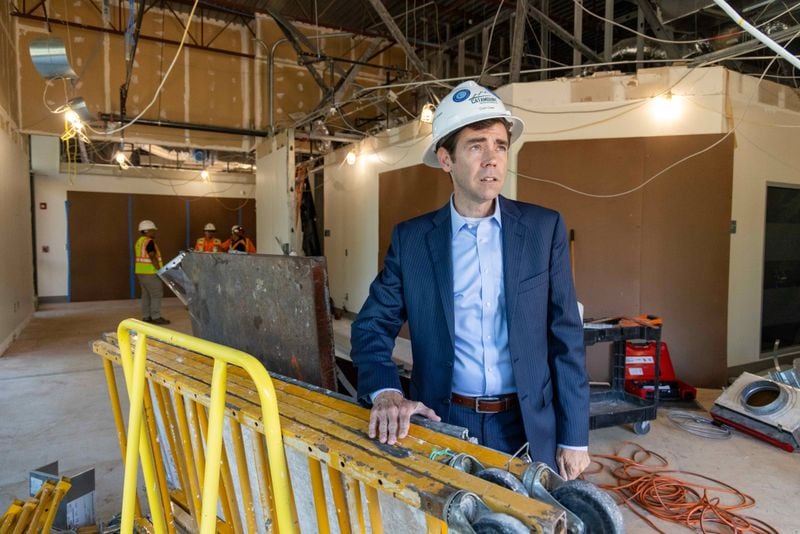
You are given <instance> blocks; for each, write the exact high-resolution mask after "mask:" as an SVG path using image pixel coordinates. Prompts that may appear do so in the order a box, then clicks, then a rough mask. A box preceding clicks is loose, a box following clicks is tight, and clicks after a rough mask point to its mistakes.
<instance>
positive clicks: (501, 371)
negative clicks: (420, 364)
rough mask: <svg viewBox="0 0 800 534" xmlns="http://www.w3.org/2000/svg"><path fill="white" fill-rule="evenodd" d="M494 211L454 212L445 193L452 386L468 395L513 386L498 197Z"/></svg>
mask: <svg viewBox="0 0 800 534" xmlns="http://www.w3.org/2000/svg"><path fill="white" fill-rule="evenodd" d="M494 206H495V208H494V213H493V214H492V215H490V216H488V217H483V218H471V217H464V216H462V215H461V214H459V213H458V212H457V211H456V209H455V205H454V204H453V198H452V196H451V197H450V221H451V224H452V239H453V241H452V246H453V256H452V257H453V310H454V312H455V313H454V315H455V322H454V327H455V328H454V330H455V362H454V367H453V392H454V393H458V394H460V395H466V396H469V397H480V396H485V395H489V396H490V395H504V394H508V393H514V392H516V386H515V385H514V370H513V368H512V366H511V353H510V352H509V348H508V322H507V319H506V298H505V289H504V284H503V241H502V240H503V236H502V219H501V217H500V203H499V202H497V201H495V203H494Z"/></svg>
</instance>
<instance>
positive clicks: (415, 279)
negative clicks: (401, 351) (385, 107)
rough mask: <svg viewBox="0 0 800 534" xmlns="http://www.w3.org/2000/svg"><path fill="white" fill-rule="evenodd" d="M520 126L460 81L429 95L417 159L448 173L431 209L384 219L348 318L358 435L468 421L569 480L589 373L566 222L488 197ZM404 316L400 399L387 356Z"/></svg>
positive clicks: (488, 440)
mask: <svg viewBox="0 0 800 534" xmlns="http://www.w3.org/2000/svg"><path fill="white" fill-rule="evenodd" d="M522 128H523V123H522V121H521V120H520V119H518V118H516V117H513V116H511V113H510V112H509V111H508V110H506V108H505V106H504V105H503V103H502V102H501V101H500V99H499V98H498V97H497V96H496V95H495V94H494V93H492V92H491V91H489V90H487V89H485V88H484V87H481V86H479V85H477V84H476V83H474V82H464V83H462V84H460V85H459V86H458V87H456V88H455V89H454V90H453V91H452V92H451V93H450V94H449V95H447V97H445V99H444V100H442V101H441V103H440V104H439V107H438V109H437V111H436V115H435V116H434V122H433V136H432V137H433V138H432V141H431V143H430V146H429V147H428V149H427V150H426V152H425V154H424V156H423V162H424V163H425V164H427V165H429V166H432V167H440V168H442V169H443V170H444V171H445V172H447V173H448V174H450V176H451V178H452V180H453V195H452V196H451V198H450V202H449V203H448V204H447V205H445V206H444V207H442V208H441V209H439V210H437V211H435V212H432V213H428V214H426V215H422V216H420V217H416V218H414V219H411V220H409V221H405V222H403V223H400V224H399V225H397V226H396V227H395V228H394V231H393V233H392V239H391V244H390V246H389V250H388V252H387V254H386V257H385V259H384V265H383V270H382V271H381V273H380V274H378V276H377V277H376V279H375V281H374V282H373V283H372V285H371V286H370V292H369V297H368V298H367V300H366V302H365V303H364V306H363V308H362V309H361V312H360V313H359V315H358V317H357V318H356V320H355V321H354V322H353V326H352V336H351V343H352V351H351V357H352V359H353V362H354V363H355V365H356V366H357V368H358V394H359V399H360V400H362V401H363V402H365V403H367V404H371V406H372V408H371V412H370V422H369V435H370V437H373V438H374V437H377V438H378V439H379V440H380V441H381V442H382V443H389V444H390V445H391V444H394V443H396V442H397V440H398V439H402V438H404V437H405V436H407V434H408V429H409V424H410V418H411V416H412V415H414V414H420V415H423V416H425V417H428V418H431V419H433V420H440V419H441V420H444V421H446V422H448V423H452V424H455V425H459V426H464V427H466V428H468V429H469V431H470V434H471V435H473V436H475V437H477V438H478V440H479V442H480V443H481V444H483V445H486V446H488V447H492V448H495V449H498V450H502V451H505V452H507V453H509V454H513V453H515V452H517V451H518V450H519V449H520V447H521V446H522V445H524V444H525V443H526V442H528V443H529V448H530V449H529V452H530V455H531V457H532V458H533V460H535V461H543V462H546V463H547V464H549V465H550V466H551V467H552V468H554V469H556V470H558V471H560V472H561V474H562V476H564V477H565V478H568V479H573V478H575V477H577V476H578V475H579V474H580V473H581V472H582V471H583V470H584V469H585V468H586V467H587V466H588V464H589V454H588V450H587V449H588V439H589V436H588V434H589V382H588V376H587V374H586V368H585V352H584V348H583V328H582V323H581V319H580V317H579V314H578V307H577V300H576V298H575V289H574V287H573V282H572V273H571V268H570V261H569V248H568V245H567V238H566V230H565V226H564V222H563V220H562V219H561V216H560V215H559V214H558V213H557V212H555V211H552V210H549V209H546V208H542V207H539V206H535V205H532V204H525V203H522V202H515V201H512V200H509V199H506V198H504V197H502V196H500V190H501V189H502V187H503V182H504V180H505V177H506V171H507V165H508V149H509V145H510V144H511V143H513V142H514V141H515V140H516V139H517V138H518V137H519V135H520V134H521V133H522ZM405 321H408V325H409V330H410V333H411V346H412V353H413V370H412V373H411V384H410V392H409V398H406V397H405V396H404V394H403V393H402V390H401V387H400V381H399V377H398V374H397V370H396V367H395V365H394V364H393V363H392V361H391V354H392V349H393V347H394V340H395V337H396V336H397V333H398V332H399V330H400V328H401V326H402V325H403V323H404V322H405Z"/></svg>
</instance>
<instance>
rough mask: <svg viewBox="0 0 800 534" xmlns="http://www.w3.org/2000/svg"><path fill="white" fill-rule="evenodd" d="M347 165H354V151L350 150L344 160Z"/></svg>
mask: <svg viewBox="0 0 800 534" xmlns="http://www.w3.org/2000/svg"><path fill="white" fill-rule="evenodd" d="M344 160H345V161H346V162H347V164H348V165H354V164H355V162H356V151H355V150H351V151H350V152H348V153H347V157H346V158H345V159H344Z"/></svg>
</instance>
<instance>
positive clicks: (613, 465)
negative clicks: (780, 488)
mask: <svg viewBox="0 0 800 534" xmlns="http://www.w3.org/2000/svg"><path fill="white" fill-rule="evenodd" d="M624 451H628V452H627V454H623V452H624ZM592 466H594V467H592ZM602 474H609V475H611V476H612V477H614V479H616V481H617V484H598V486H599V487H601V488H603V489H605V490H608V491H610V492H612V494H614V495H615V496H617V497H618V498H619V499H620V500H621V502H620V504H625V505H626V506H628V508H630V510H631V511H632V512H633V513H635V514H636V515H637V516H639V517H640V518H642V520H643V521H645V522H646V523H647V524H648V525H650V526H651V527H652V528H653V529H654V530H655V531H657V532H662V533H663V532H664V531H663V530H661V529H659V528H658V527H657V526H656V525H654V524H653V523H652V522H651V521H650V520H649V519H647V517H645V515H644V513H643V512H642V510H643V511H644V512H646V513H648V514H650V515H653V516H655V517H657V518H659V519H663V520H664V521H670V522H672V523H678V524H680V525H683V526H685V527H689V528H691V529H694V530H696V531H699V532H733V533H736V534H739V533H751V532H752V533H754V534H778V531H777V530H776V529H775V528H773V527H771V526H770V525H768V524H767V523H765V522H764V521H761V520H759V519H756V518H753V517H749V516H745V515H739V514H737V513H736V511H737V510H742V509H744V508H749V507H751V506H753V505H754V504H755V499H753V498H752V497H750V496H749V495H746V494H744V493H742V492H741V491H739V490H737V489H736V488H734V487H732V486H730V485H728V484H725V483H724V482H721V481H719V480H716V479H714V478H710V477H707V476H705V475H700V474H698V473H692V472H689V471H680V470H674V469H669V463H668V462H667V461H666V459H664V457H663V456H661V455H659V454H656V453H655V452H653V451H649V450H647V449H645V448H643V447H641V446H640V445H638V444H636V443H632V442H629V441H626V442H624V443H623V445H622V448H621V449H620V450H619V451H618V452H617V454H615V455H605V454H593V455H592V465H590V467H589V469H587V470H586V471H585V472H584V473H583V476H584V477H591V476H592V475H602ZM676 475H688V476H689V477H690V478H692V477H693V478H695V479H702V480H704V481H710V482H713V483H714V484H715V485H705V484H701V483H698V482H687V481H686V480H681V479H680V478H676ZM725 496H729V498H728V499H726V500H728V501H736V502H734V503H733V504H723V503H722V498H723V497H725ZM634 505H635V506H634ZM637 508H638V509H637ZM714 526H716V527H717V528H719V527H725V528H723V529H722V530H709V528H712V527H714Z"/></svg>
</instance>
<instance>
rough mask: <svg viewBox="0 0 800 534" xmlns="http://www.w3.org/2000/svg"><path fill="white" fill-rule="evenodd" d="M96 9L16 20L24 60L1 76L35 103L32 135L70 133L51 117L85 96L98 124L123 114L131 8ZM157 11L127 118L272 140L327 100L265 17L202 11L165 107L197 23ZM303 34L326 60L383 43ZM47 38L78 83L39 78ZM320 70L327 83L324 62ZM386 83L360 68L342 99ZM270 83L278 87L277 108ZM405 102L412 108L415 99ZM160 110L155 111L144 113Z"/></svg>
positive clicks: (203, 141) (157, 140)
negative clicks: (274, 131)
mask: <svg viewBox="0 0 800 534" xmlns="http://www.w3.org/2000/svg"><path fill="white" fill-rule="evenodd" d="M95 4H96V3H93V2H55V3H52V2H47V3H42V4H41V5H34V6H32V5H28V7H27V11H29V12H30V13H28V14H20V15H19V16H18V17H15V18H16V19H17V21H18V24H17V25H16V28H15V32H14V33H9V34H7V35H13V36H14V38H15V40H16V42H15V44H16V43H18V45H19V51H20V52H19V53H18V54H17V53H16V52H15V53H14V54H12V55H11V56H10V57H11V61H9V62H3V67H0V68H4V67H5V66H6V65H9V66H11V65H13V66H14V68H15V72H19V77H18V78H19V82H17V79H18V78H17V76H14V77H13V78H12V79H11V83H10V84H9V86H10V87H11V88H13V92H14V93H19V94H25V95H36V97H35V98H26V99H23V100H22V102H21V103H19V110H20V117H21V120H20V123H21V125H22V126H21V128H22V130H23V131H25V132H26V133H37V134H50V135H54V134H58V133H60V132H62V131H63V129H64V124H63V118H62V116H61V114H60V113H51V111H52V110H56V109H57V108H59V107H61V106H63V105H64V104H66V103H67V101H68V100H69V99H70V98H73V97H77V96H80V97H83V98H84V100H85V101H86V105H87V108H88V109H89V110H90V111H91V112H92V113H93V114H95V115H99V114H101V113H109V114H119V113H120V93H119V90H120V86H121V85H123V83H124V82H125V79H126V67H127V66H126V61H125V49H124V46H125V45H124V39H123V36H122V35H121V34H120V33H121V32H120V31H119V30H120V29H121V28H124V26H125V23H126V21H127V20H128V15H129V6H128V3H127V2H110V3H109V5H108V6H106V7H107V8H108V9H106V10H105V14H104V12H103V10H101V9H99V8H98V7H97V5H95ZM156 4H157V5H153V6H150V7H148V9H147V10H146V13H145V15H144V19H143V23H142V28H141V32H140V34H139V39H138V42H137V47H136V56H135V61H134V62H133V66H132V69H131V76H130V85H129V90H128V97H127V101H126V113H125V114H126V116H127V117H129V118H130V117H133V116H135V115H138V114H139V113H142V112H144V118H146V119H151V120H162V121H175V122H188V123H194V124H203V125H212V126H220V127H230V128H245V129H257V130H262V131H266V130H267V129H268V128H269V127H270V126H273V127H276V128H283V127H287V126H291V124H292V123H293V122H294V120H293V119H292V118H290V117H289V113H293V112H298V111H299V112H310V111H311V110H312V109H313V108H314V107H315V106H316V105H317V103H318V102H319V99H320V98H321V97H322V95H323V91H322V89H320V87H319V85H317V82H315V81H314V79H313V78H312V76H311V74H310V72H309V71H308V69H307V68H306V67H305V66H304V65H302V64H300V63H299V62H298V60H297V54H296V52H295V50H294V48H293V47H292V46H291V43H289V42H288V40H287V39H285V36H284V34H283V32H282V31H281V30H280V28H279V27H278V25H277V24H276V23H275V22H274V21H273V20H272V19H271V18H270V17H268V16H264V15H261V14H259V15H257V16H256V17H255V18H254V20H252V21H247V23H246V24H245V23H243V22H242V20H240V19H238V18H235V17H234V18H233V19H232V20H231V19H230V17H220V16H219V15H215V14H213V13H209V12H207V11H203V9H202V6H200V7H199V8H198V10H197V11H196V12H195V16H194V19H193V20H192V21H191V23H189V33H188V34H187V38H186V46H184V47H183V49H182V51H181V56H180V57H179V58H177V61H176V62H175V66H174V67H173V68H172V70H171V72H170V74H169V78H168V79H167V80H166V83H164V85H163V89H162V92H161V95H160V96H159V97H158V98H156V97H155V95H156V91H157V89H158V87H159V85H160V84H161V81H162V79H163V77H164V76H165V75H166V72H167V69H168V67H169V65H170V64H171V63H172V60H173V58H174V57H175V54H176V52H177V46H176V43H178V42H179V41H180V40H181V37H182V35H183V31H184V27H185V25H186V23H187V18H188V11H184V10H173V9H171V8H169V6H168V5H165V6H161V5H158V3H156ZM45 9H46V11H45ZM45 19H49V20H50V21H51V24H47V23H46V22H45ZM294 25H295V27H296V28H297V29H298V31H300V32H302V33H305V34H306V35H308V38H309V39H310V41H311V42H313V43H319V50H320V51H321V52H322V53H323V54H330V55H331V56H334V57H342V58H344V59H346V60H359V59H363V58H362V54H363V53H364V51H365V50H367V49H370V47H371V46H372V44H373V43H374V42H375V41H376V39H372V38H364V37H363V36H355V35H352V34H350V33H343V32H338V31H333V30H327V29H320V28H316V27H314V26H312V25H309V24H303V23H295V24H294ZM42 37H57V38H60V39H62V40H63V41H64V43H65V47H66V50H67V56H68V59H69V62H70V64H71V65H72V67H73V69H74V70H75V72H76V74H77V75H78V79H77V80H74V81H73V82H69V83H66V84H62V83H61V82H46V81H45V80H44V79H43V78H42V77H41V76H40V75H39V74H38V72H37V71H36V70H35V68H34V65H33V62H32V61H31V58H30V55H29V53H28V48H29V45H30V43H31V41H33V40H35V39H38V38H42ZM164 40H165V41H166V42H164ZM272 49H274V58H275V61H274V69H273V70H274V76H273V80H270V79H269V77H268V71H269V68H268V61H269V56H270V50H272ZM404 57H405V56H404V54H403V52H402V50H401V49H400V48H399V47H397V46H393V47H390V48H388V49H386V50H384V51H382V52H381V53H380V54H378V55H377V56H375V57H374V58H370V63H371V64H375V65H401V64H403V63H404ZM350 66H351V65H349V64H345V63H342V64H341V70H343V71H346V70H347V69H349V68H350ZM312 68H314V69H317V71H318V72H319V73H321V76H322V77H324V78H325V80H326V81H327V80H328V74H327V64H326V63H325V62H320V63H318V64H316V65H314V66H313V67H312ZM385 79H386V74H385V70H383V69H378V68H373V67H364V68H360V69H359V71H358V74H357V76H356V77H355V80H354V82H355V83H354V85H353V86H352V87H351V88H350V89H349V90H347V91H345V92H344V94H342V95H339V99H338V101H339V102H341V101H344V100H345V99H347V98H351V97H352V96H353V95H354V93H355V91H357V90H358V88H357V87H356V86H370V85H375V84H378V83H382V82H383V81H385ZM4 81H5V79H4ZM270 82H273V83H274V86H273V89H274V90H273V91H272V97H273V98H272V102H270V98H269V94H270V91H269V84H270ZM154 98H155V100H154ZM401 99H403V100H404V101H405V103H407V104H410V102H411V95H410V94H408V95H406V96H402V97H401ZM151 102H153V105H152V107H150V108H149V109H148V110H147V111H146V112H145V108H146V107H147V106H148V105H149V104H150V103H151ZM15 106H16V104H15ZM48 108H49V109H48ZM15 109H16V107H15ZM270 112H271V118H272V124H271V125H270V124H269V117H270V115H269V113H270ZM372 113H373V110H370V109H365V110H361V111H360V112H357V113H356V114H355V115H353V116H351V117H350V120H355V119H356V118H357V117H359V116H365V115H370V114H372ZM119 135H120V134H119V133H117V134H114V135H113V136H112V137H113V140H114V141H118V140H119V139H120V138H119ZM93 136H94V138H99V135H97V134H93ZM125 140H126V141H128V142H152V143H154V144H164V145H169V146H176V145H181V146H192V147H204V148H219V149H230V150H237V149H238V150H249V149H252V148H253V147H254V146H255V145H256V144H257V143H258V142H259V138H258V137H245V136H240V135H235V136H232V135H223V134H219V133H209V132H202V131H191V130H181V129H171V128H158V127H152V126H140V125H134V126H132V127H130V128H128V129H127V130H125Z"/></svg>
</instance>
